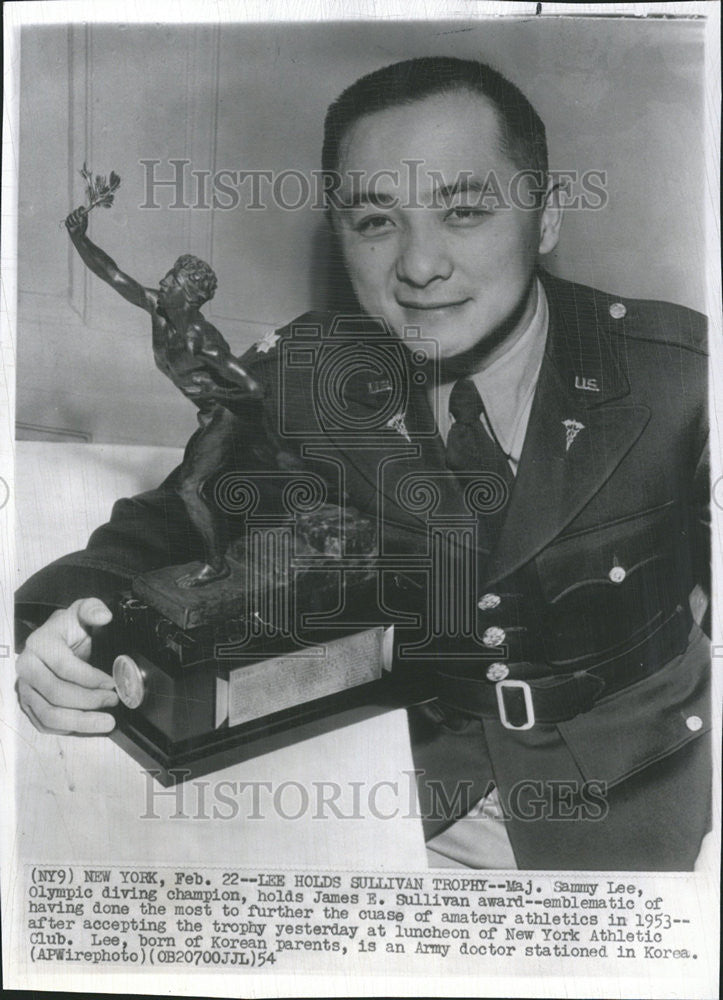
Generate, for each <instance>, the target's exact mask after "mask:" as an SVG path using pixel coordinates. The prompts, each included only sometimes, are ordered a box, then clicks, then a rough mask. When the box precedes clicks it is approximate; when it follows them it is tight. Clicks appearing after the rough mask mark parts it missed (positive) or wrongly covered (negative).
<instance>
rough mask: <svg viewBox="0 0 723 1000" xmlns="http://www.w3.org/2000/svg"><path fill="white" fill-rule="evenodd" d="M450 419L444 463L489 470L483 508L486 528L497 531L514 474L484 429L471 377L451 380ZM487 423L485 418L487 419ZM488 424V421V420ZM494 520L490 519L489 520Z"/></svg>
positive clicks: (482, 409) (480, 404)
mask: <svg viewBox="0 0 723 1000" xmlns="http://www.w3.org/2000/svg"><path fill="white" fill-rule="evenodd" d="M449 411H450V413H451V414H452V416H453V417H454V423H453V424H452V426H451V427H450V429H449V434H448V436H447V467H448V468H449V469H452V470H453V471H454V472H489V473H493V475H492V476H490V477H489V479H490V481H489V483H488V484H487V491H486V492H488V493H489V498H490V505H489V507H490V509H489V510H488V511H486V512H485V514H486V516H485V521H486V522H487V525H486V526H487V528H488V529H495V530H496V531H498V530H499V529H500V528H501V526H502V521H503V520H504V516H505V513H506V511H507V507H508V500H509V493H510V490H511V489H512V484H513V482H514V476H513V474H512V470H511V469H510V465H509V462H508V461H507V456H506V455H505V453H504V451H503V450H502V447H501V446H500V443H499V441H498V440H497V438H496V437H494V432H492V434H490V433H488V432H487V430H486V428H485V426H484V424H483V423H482V421H481V420H480V416H481V415H482V414H483V413H485V417H486V416H487V414H486V412H485V407H484V403H483V402H482V397H481V396H480V394H479V392H478V390H477V386H476V385H475V384H474V382H473V381H472V379H469V378H462V379H459V381H458V382H455V384H454V387H453V389H452V392H451V395H450V397H449ZM487 422H488V424H489V420H488V421H487ZM489 426H490V428H491V424H489ZM493 522H494V523H493Z"/></svg>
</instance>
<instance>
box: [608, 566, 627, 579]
mask: <svg viewBox="0 0 723 1000" xmlns="http://www.w3.org/2000/svg"><path fill="white" fill-rule="evenodd" d="M627 575H628V574H627V573H626V572H625V570H624V569H623V567H622V566H613V568H612V569H611V570H610V572H609V573H608V576H609V577H610V579H611V580H612V582H613V583H622V582H623V580H624V579H625V577H626V576H627Z"/></svg>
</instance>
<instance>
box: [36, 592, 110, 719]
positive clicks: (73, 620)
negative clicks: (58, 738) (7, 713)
mask: <svg viewBox="0 0 723 1000" xmlns="http://www.w3.org/2000/svg"><path fill="white" fill-rule="evenodd" d="M111 617H112V615H111V613H110V611H109V610H108V608H107V607H106V606H105V604H103V602H102V601H99V600H98V599H97V598H95V597H89V598H86V599H85V600H78V601H74V602H73V604H71V605H70V607H69V608H66V609H65V610H62V611H54V612H53V614H52V615H51V616H50V618H48V620H47V621H46V622H45V624H44V625H41V626H40V628H38V629H36V630H35V632H33V633H31V635H30V636H28V641H27V642H26V644H25V649H24V650H23V652H22V653H21V654H20V656H19V657H18V661H17V674H18V696H19V698H20V704H21V706H22V708H23V711H24V712H25V713H26V715H27V716H28V717H29V718H30V719H31V721H32V722H33V724H34V725H35V726H36V728H37V729H40V730H42V731H44V732H54V733H108V732H110V731H111V729H113V727H114V726H115V719H114V718H113V716H112V715H111V714H109V713H108V712H103V711H102V709H104V708H111V707H112V706H113V705H117V704H118V695H117V694H116V691H115V684H114V683H113V679H112V678H111V677H109V676H108V674H106V673H104V672H103V671H102V670H98V669H96V668H95V667H92V666H91V665H90V664H89V663H88V662H87V661H88V659H89V657H90V647H91V632H90V630H91V628H92V627H93V626H98V625H107V623H108V622H109V621H110V619H111Z"/></svg>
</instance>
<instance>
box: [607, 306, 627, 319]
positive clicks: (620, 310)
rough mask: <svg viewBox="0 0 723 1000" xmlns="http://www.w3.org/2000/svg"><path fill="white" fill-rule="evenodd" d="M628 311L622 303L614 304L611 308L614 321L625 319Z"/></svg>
mask: <svg viewBox="0 0 723 1000" xmlns="http://www.w3.org/2000/svg"><path fill="white" fill-rule="evenodd" d="M627 311H628V310H627V308H626V307H625V306H624V305H623V303H622V302H613V304H612V305H611V306H610V315H611V316H612V318H613V319H623V317H624V316H625V315H626V313H627Z"/></svg>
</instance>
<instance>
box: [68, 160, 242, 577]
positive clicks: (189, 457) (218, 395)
mask: <svg viewBox="0 0 723 1000" xmlns="http://www.w3.org/2000/svg"><path fill="white" fill-rule="evenodd" d="M84 171H86V168H85V167H84ZM82 173H83V172H82ZM83 176H84V177H86V181H87V179H88V176H89V172H88V171H86V172H85V173H83ZM113 178H117V175H114V174H111V187H110V188H108V187H105V188H104V186H103V185H100V186H99V188H100V199H101V200H98V199H97V198H94V197H93V193H92V191H91V187H90V185H89V188H88V190H89V195H90V201H89V205H88V207H86V206H81V207H80V208H77V209H75V211H73V212H71V213H70V215H68V217H67V219H66V220H65V225H66V228H67V230H68V232H69V234H70V238H71V240H72V241H73V245H74V246H75V248H76V250H77V251H78V253H79V254H80V256H81V258H82V260H83V262H84V263H85V264H86V266H87V267H88V268H89V269H90V270H91V271H92V272H93V274H97V275H98V277H99V278H102V279H103V281H105V282H107V284H109V285H110V286H111V288H113V289H115V291H116V292H118V293H119V295H122V296H123V298H124V299H126V300H127V301H128V302H130V303H132V304H133V305H134V306H139V307H140V308H141V309H145V310H146V312H148V313H150V315H151V325H152V332H153V355H154V358H155V361H156V365H157V367H158V368H159V369H160V370H161V371H162V372H163V374H164V375H166V376H167V377H168V378H169V379H170V380H171V382H173V384H174V385H175V386H176V388H178V389H180V390H181V392H182V393H183V395H184V396H186V398H187V399H190V400H191V402H192V403H194V405H195V406H196V407H197V408H198V422H199V425H200V426H199V429H198V430H197V431H196V433H195V434H194V435H193V437H192V438H191V440H190V441H189V442H188V445H187V446H186V451H185V453H184V457H183V463H182V465H181V469H180V481H179V485H178V493H179V495H180V497H181V499H182V500H183V502H184V504H185V506H186V510H187V511H188V515H189V517H190V518H191V521H192V522H193V524H194V525H195V526H196V528H198V530H199V532H200V533H201V537H202V539H203V543H204V547H205V564H204V565H202V566H201V567H200V569H198V570H197V571H195V572H191V573H186V574H184V575H182V576H181V577H179V578H178V580H177V581H176V582H177V584H178V585H179V586H180V587H197V586H200V585H202V584H206V583H209V582H210V581H212V580H217V579H220V578H221V577H224V576H227V575H228V574H229V572H230V569H229V566H228V563H227V562H226V559H225V545H224V543H223V541H222V538H223V529H222V521H221V518H220V515H219V513H218V511H217V510H216V509H215V507H213V505H212V504H210V503H208V502H207V501H206V500H205V499H204V496H203V488H204V486H205V484H206V483H207V481H208V480H209V478H210V477H211V476H212V475H213V474H214V473H216V472H217V471H218V470H219V469H220V468H221V467H222V465H223V463H224V461H225V460H228V459H229V458H230V457H231V456H232V453H233V452H232V446H233V440H234V435H235V432H236V431H238V422H239V417H238V416H237V415H235V414H234V413H233V412H232V411H231V410H230V409H229V408H228V407H229V405H231V404H233V403H238V402H243V401H249V400H258V399H260V398H261V396H262V390H261V387H260V386H259V384H258V383H257V382H256V381H255V379H253V378H252V377H251V376H250V375H249V374H248V373H247V372H246V371H245V369H244V368H243V367H242V366H241V365H240V364H239V362H238V361H237V359H236V358H235V357H234V356H233V355H232V353H231V350H230V348H229V345H228V344H227V343H226V341H225V340H224V338H223V336H222V334H221V333H219V331H218V330H217V329H216V328H215V327H214V326H213V325H212V324H211V323H209V322H208V321H207V320H206V319H205V318H204V316H203V315H202V314H201V311H200V310H201V306H202V305H203V304H204V303H205V302H207V301H208V300H209V299H210V298H211V297H212V296H213V294H214V292H215V290H216V285H217V280H216V275H215V274H214V272H213V270H212V269H211V268H210V267H209V265H208V264H206V263H205V262H204V261H202V260H199V259H198V257H194V256H193V255H191V254H184V255H183V256H181V257H179V258H178V260H177V261H176V263H175V264H174V265H173V267H172V268H171V270H170V271H169V272H168V273H167V274H166V276H165V277H164V278H162V279H161V282H160V285H159V289H158V291H156V290H155V289H152V288H144V287H143V286H142V285H140V284H139V283H138V282H137V281H135V280H134V279H133V278H130V277H129V276H128V275H127V274H124V273H123V272H122V271H121V270H120V269H119V267H118V266H117V264H116V263H115V261H113V260H112V259H111V258H110V257H109V256H108V254H106V253H104V251H103V250H101V249H100V247H97V246H96V245H95V244H94V243H92V242H91V241H90V240H89V239H88V237H87V236H86V230H87V228H88V212H89V211H90V210H91V208H93V207H95V205H96V204H101V205H103V206H104V207H110V204H111V203H112V200H113V196H112V192H113V190H115V187H117V186H118V183H119V182H120V181H119V178H118V179H117V182H116V183H115V187H112V184H113ZM96 180H97V181H101V180H104V179H103V178H97V179H96ZM91 181H92V178H91Z"/></svg>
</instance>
